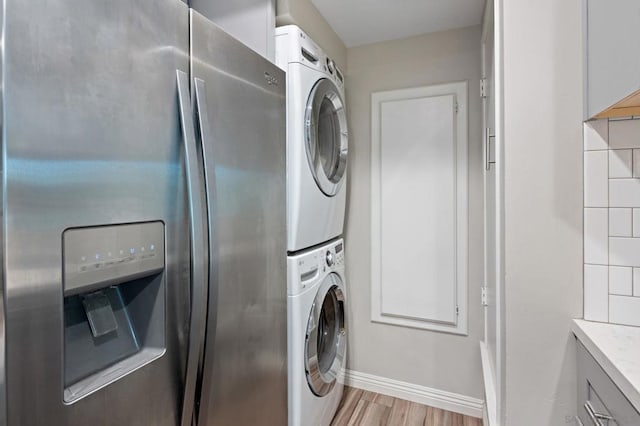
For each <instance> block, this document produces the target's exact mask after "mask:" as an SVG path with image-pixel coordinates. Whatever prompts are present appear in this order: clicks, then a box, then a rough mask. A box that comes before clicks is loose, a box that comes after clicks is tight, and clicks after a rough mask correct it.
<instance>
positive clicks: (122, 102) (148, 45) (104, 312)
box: [0, 0, 190, 426]
mask: <svg viewBox="0 0 640 426" xmlns="http://www.w3.org/2000/svg"><path fill="white" fill-rule="evenodd" d="M3 3H4V4H3V11H4V12H3V13H4V19H3V21H2V22H3V25H4V28H3V51H2V55H3V56H2V81H3V86H2V110H3V122H2V126H3V129H2V130H3V140H2V144H3V152H2V155H3V159H2V160H3V163H2V164H3V191H4V193H3V194H2V195H3V197H2V198H3V206H2V212H3V215H2V221H3V230H4V234H3V259H2V261H3V268H4V280H5V281H4V297H5V307H6V312H5V314H6V341H5V344H6V357H7V358H6V369H5V370H4V374H5V375H6V390H7V402H8V404H7V406H8V413H7V416H8V424H10V425H20V426H30V425H34V426H35V425H65V426H75V425H77V426H80V425H82V426H86V425H103V426H110V425H172V426H173V425H176V424H178V422H179V420H180V413H181V410H182V404H183V401H182V396H183V385H184V383H183V382H184V374H185V364H186V356H187V354H186V352H187V350H186V340H187V329H188V324H189V309H190V299H189V297H190V294H189V293H190V285H189V284H190V273H189V268H190V264H189V262H190V258H189V250H190V248H189V237H188V236H189V226H188V209H187V201H188V197H187V190H186V188H187V184H186V173H185V166H184V154H183V151H184V148H183V137H182V132H181V128H180V114H179V109H178V91H177V83H176V70H177V69H179V70H183V71H188V70H189V59H188V52H189V30H188V25H189V16H188V15H189V12H188V7H187V5H186V4H185V3H183V2H179V1H176V0H136V1H129V0H109V1H102V0H83V1H60V0H29V1H24V0H4V2H3ZM125 226H130V228H123V227H125ZM76 231H77V232H78V234H76ZM74 235H75V236H74ZM76 236H77V237H78V238H76ZM72 237H73V238H72ZM147 237H148V238H147ZM151 239H153V241H151ZM124 241H129V242H131V244H132V246H131V247H125V248H126V250H129V251H131V252H130V253H129V254H128V255H127V254H126V253H125V254H121V253H119V251H120V250H122V249H123V247H120V246H121V245H122V244H124ZM161 243H162V244H164V249H162V248H161V246H162V244H161ZM133 245H135V246H133ZM143 248H144V250H145V251H144V252H142V251H141V250H142V249H143ZM114 249H115V251H114ZM65 250H66V252H65ZM151 252H154V253H155V254H154V255H153V256H155V257H153V256H152V254H151ZM65 253H66V257H65ZM74 253H75V254H74ZM111 256H113V257H114V259H112V258H111ZM152 257H153V259H154V260H150V259H151V258H152ZM116 258H117V259H116ZM88 259H93V260H92V262H91V264H90V265H89V266H91V267H93V268H95V269H94V270H92V271H93V272H86V274H85V272H84V271H85V269H83V268H85V265H83V264H81V263H80V262H85V261H88ZM115 262H123V264H126V266H120V264H119V263H118V264H116V263H115ZM65 268H67V269H65ZM73 268H77V269H75V272H73V271H72V269H73ZM103 268H104V269H103ZM101 271H102V272H101ZM72 272H73V273H72ZM76 272H77V274H76V275H74V274H75V273H76ZM82 274H85V275H82ZM81 276H82V277H84V278H82V277H81ZM65 277H66V278H65ZM65 279H67V281H68V282H67V286H66V288H65V284H64V281H65ZM127 283H129V284H127ZM65 347H66V348H67V349H66V351H67V352H66V353H65ZM147 349H148V351H146V352H145V350H147ZM89 354H91V356H89ZM125 373H126V374H125ZM101 374H102V375H101ZM0 423H2V422H1V421H0Z"/></svg>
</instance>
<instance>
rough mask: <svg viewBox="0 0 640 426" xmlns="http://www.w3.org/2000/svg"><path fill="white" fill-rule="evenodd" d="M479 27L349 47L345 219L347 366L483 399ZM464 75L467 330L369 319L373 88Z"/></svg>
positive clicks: (440, 80)
mask: <svg viewBox="0 0 640 426" xmlns="http://www.w3.org/2000/svg"><path fill="white" fill-rule="evenodd" d="M480 65H481V64H480V27H479V26H478V27H471V28H464V29H459V30H452V31H445V32H440V33H434V34H428V35H423V36H419V37H412V38H408V39H404V40H396V41H391V42H384V43H376V44H372V45H368V46H361V47H356V48H351V49H348V51H347V81H346V85H345V88H346V91H347V109H348V114H349V124H350V129H349V134H350V146H349V151H350V155H349V161H350V162H349V172H348V173H349V175H348V179H349V193H348V197H349V201H348V206H347V219H346V229H345V232H346V236H345V243H346V247H347V249H346V267H347V279H348V281H347V285H348V293H349V294H348V296H349V301H350V302H349V304H348V320H349V339H350V340H349V350H348V368H349V369H352V370H356V371H358V372H364V373H368V374H373V375H377V376H382V377H385V378H391V379H396V380H400V381H404V382H409V383H413V384H417V385H422V386H427V387H431V388H436V389H439V390H445V391H449V392H455V393H459V394H462V395H466V396H471V397H475V398H483V388H482V373H481V366H480V355H479V350H478V342H479V340H480V339H481V337H482V332H483V325H482V321H483V320H482V310H481V306H480V286H481V284H482V280H483V254H482V253H483V217H482V214H483V213H482V212H483V204H482V203H483V201H482V200H483V196H482V170H483V164H482V146H481V127H480V126H481V103H480V96H479V79H480ZM460 80H469V212H470V217H469V336H468V337H465V336H456V335H451V334H444V333H437V332H432V331H425V330H417V329H411V328H404V327H397V326H391V325H384V324H377V323H372V322H371V321H370V309H371V307H370V301H371V292H370V289H371V273H370V271H371V259H370V253H371V197H370V193H371V182H370V172H371V170H370V164H371V93H372V92H376V91H381V90H392V89H400V88H407V87H417V86H424V85H429V84H436V83H444V82H451V81H460Z"/></svg>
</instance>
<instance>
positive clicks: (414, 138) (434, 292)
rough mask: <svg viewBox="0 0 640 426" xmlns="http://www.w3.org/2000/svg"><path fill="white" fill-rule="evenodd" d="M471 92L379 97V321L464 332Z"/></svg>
mask: <svg viewBox="0 0 640 426" xmlns="http://www.w3.org/2000/svg"><path fill="white" fill-rule="evenodd" d="M466 92H467V84H466V82H462V83H451V84H448V85H438V86H428V87H422V88H415V89H402V90H396V91H390V92H380V93H375V94H374V95H373V120H372V123H373V129H374V138H373V139H374V142H373V152H374V156H373V160H372V162H373V164H372V170H373V173H374V175H375V176H372V178H373V179H372V186H373V206H372V207H373V211H372V214H373V221H372V223H373V229H372V232H373V239H374V240H375V243H374V244H375V246H376V248H375V252H374V253H373V257H374V258H373V262H372V264H373V265H374V271H372V272H373V289H372V297H373V299H372V319H373V320H374V321H379V322H385V323H390V324H395V325H404V326H408V327H416V328H425V329H432V330H438V331H449V332H452V333H458V334H466V291H467V272H466V267H467V138H466V136H467V130H466V96H467V94H466Z"/></svg>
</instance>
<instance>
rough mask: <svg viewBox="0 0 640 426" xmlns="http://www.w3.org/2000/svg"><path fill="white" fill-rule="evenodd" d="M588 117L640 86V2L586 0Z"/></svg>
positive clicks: (629, 0) (586, 98)
mask: <svg viewBox="0 0 640 426" xmlns="http://www.w3.org/2000/svg"><path fill="white" fill-rule="evenodd" d="M585 23H586V34H585V37H586V40H585V49H586V52H585V54H586V61H585V66H586V70H585V71H586V78H585V85H586V96H585V103H586V105H585V119H588V118H592V117H593V116H594V115H596V114H598V113H600V112H602V111H603V110H605V109H607V108H609V107H610V106H612V105H613V104H615V103H617V102H618V101H620V100H622V99H623V98H625V97H627V96H629V95H631V94H632V93H633V92H635V91H637V90H639V89H640V43H638V40H640V2H639V1H638V0H616V1H603V0H587V1H586V22H585Z"/></svg>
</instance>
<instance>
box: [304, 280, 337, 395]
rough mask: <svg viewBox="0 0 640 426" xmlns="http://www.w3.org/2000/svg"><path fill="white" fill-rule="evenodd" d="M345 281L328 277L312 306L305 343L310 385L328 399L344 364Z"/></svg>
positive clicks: (315, 391) (306, 369) (312, 389)
mask: <svg viewBox="0 0 640 426" xmlns="http://www.w3.org/2000/svg"><path fill="white" fill-rule="evenodd" d="M342 288H343V286H342V280H341V279H340V277H339V276H338V274H336V273H331V274H329V275H328V276H327V277H326V278H325V280H324V282H323V283H322V285H321V286H320V289H319V291H318V293H317V294H316V298H315V301H314V302H313V306H312V307H311V314H310V316H309V322H308V323H307V334H306V340H305V371H306V374H307V383H309V387H310V388H311V391H312V392H313V393H314V394H315V395H317V396H325V395H326V394H328V393H329V392H330V391H331V389H333V387H334V386H335V384H336V380H337V377H338V374H339V373H340V369H342V367H343V365H344V362H345V355H346V350H347V345H346V343H347V342H346V339H347V333H346V328H345V321H344V312H345V311H344V310H345V305H344V293H343V291H342Z"/></svg>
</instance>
